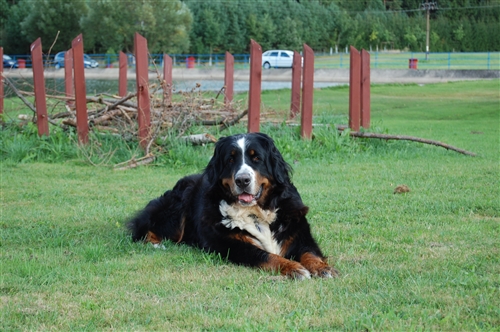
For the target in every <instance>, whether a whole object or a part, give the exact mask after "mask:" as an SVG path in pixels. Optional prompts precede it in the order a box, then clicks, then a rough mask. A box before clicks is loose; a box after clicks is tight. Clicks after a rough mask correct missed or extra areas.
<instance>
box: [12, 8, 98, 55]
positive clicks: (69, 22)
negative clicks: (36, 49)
mask: <svg viewBox="0 0 500 332" xmlns="http://www.w3.org/2000/svg"><path fill="white" fill-rule="evenodd" d="M21 4H22V5H23V6H27V7H28V13H29V14H28V15H27V16H26V17H25V18H24V19H23V21H22V23H21V24H20V26H21V29H22V32H23V35H24V36H26V38H27V39H28V40H30V41H32V42H33V41H35V40H36V39H37V38H39V37H40V38H41V39H42V46H43V50H44V51H47V52H48V51H49V49H50V47H51V46H52V44H53V45H54V46H53V50H54V51H55V52H54V53H56V52H59V51H62V50H66V49H68V48H70V47H71V41H72V40H73V39H74V38H75V37H76V36H77V35H78V34H80V33H81V30H80V23H79V21H80V17H84V16H85V15H86V13H87V9H88V8H87V5H86V3H85V2H84V1H76V2H75V1H71V2H69V1H67V0H39V1H22V2H21Z"/></svg>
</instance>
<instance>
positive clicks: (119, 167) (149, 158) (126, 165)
mask: <svg viewBox="0 0 500 332" xmlns="http://www.w3.org/2000/svg"><path fill="white" fill-rule="evenodd" d="M154 160H155V156H154V155H152V154H149V153H148V154H147V155H146V156H144V157H142V158H139V159H135V158H132V159H130V160H128V161H125V162H123V163H119V164H116V165H115V166H114V170H115V171H124V170H126V169H130V168H136V167H137V166H141V165H147V164H149V163H152V162H153V161H154Z"/></svg>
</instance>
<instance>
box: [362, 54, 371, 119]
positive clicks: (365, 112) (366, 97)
mask: <svg viewBox="0 0 500 332" xmlns="http://www.w3.org/2000/svg"><path fill="white" fill-rule="evenodd" d="M361 127H363V128H365V129H368V128H370V53H368V51H366V50H361Z"/></svg>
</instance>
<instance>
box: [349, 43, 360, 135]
mask: <svg viewBox="0 0 500 332" xmlns="http://www.w3.org/2000/svg"><path fill="white" fill-rule="evenodd" d="M350 52H351V54H350V68H349V128H351V130H353V131H359V125H360V112H361V55H360V54H359V51H358V50H357V49H356V48H354V47H353V46H351V48H350Z"/></svg>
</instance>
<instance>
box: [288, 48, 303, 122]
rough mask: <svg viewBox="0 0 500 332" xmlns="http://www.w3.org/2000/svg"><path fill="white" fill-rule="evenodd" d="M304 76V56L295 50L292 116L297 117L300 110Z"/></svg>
mask: <svg viewBox="0 0 500 332" xmlns="http://www.w3.org/2000/svg"><path fill="white" fill-rule="evenodd" d="M301 76H302V56H301V55H300V53H299V52H297V51H294V52H293V63H292V98H291V99H292V100H291V102H290V118H292V119H293V118H295V117H296V116H297V114H299V111H300V82H301V78H302V77H301Z"/></svg>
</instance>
